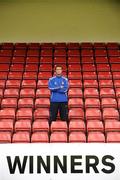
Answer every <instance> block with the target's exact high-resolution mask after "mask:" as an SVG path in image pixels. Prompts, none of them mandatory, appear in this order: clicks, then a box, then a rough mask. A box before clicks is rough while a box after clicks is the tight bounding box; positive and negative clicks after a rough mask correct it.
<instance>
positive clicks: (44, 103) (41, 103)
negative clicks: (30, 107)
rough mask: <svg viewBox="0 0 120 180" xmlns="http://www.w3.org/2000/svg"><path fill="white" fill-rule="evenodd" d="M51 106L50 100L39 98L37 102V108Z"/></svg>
mask: <svg viewBox="0 0 120 180" xmlns="http://www.w3.org/2000/svg"><path fill="white" fill-rule="evenodd" d="M49 106H50V100H49V98H37V99H36V100H35V108H40V107H48V108H49Z"/></svg>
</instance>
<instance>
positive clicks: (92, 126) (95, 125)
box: [87, 120, 104, 132]
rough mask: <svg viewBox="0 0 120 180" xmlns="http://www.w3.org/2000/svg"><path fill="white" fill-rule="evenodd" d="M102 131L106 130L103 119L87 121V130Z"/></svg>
mask: <svg viewBox="0 0 120 180" xmlns="http://www.w3.org/2000/svg"><path fill="white" fill-rule="evenodd" d="M91 131H92V132H93V131H100V132H104V126H103V123H102V121H95V120H94V121H88V122H87V132H91Z"/></svg>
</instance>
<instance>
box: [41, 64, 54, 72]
mask: <svg viewBox="0 0 120 180" xmlns="http://www.w3.org/2000/svg"><path fill="white" fill-rule="evenodd" d="M39 71H52V64H41V65H40V67H39Z"/></svg>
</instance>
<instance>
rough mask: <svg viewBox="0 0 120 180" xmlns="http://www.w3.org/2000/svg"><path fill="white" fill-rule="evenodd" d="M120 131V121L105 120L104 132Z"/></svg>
mask: <svg viewBox="0 0 120 180" xmlns="http://www.w3.org/2000/svg"><path fill="white" fill-rule="evenodd" d="M110 131H111V132H113V131H116V132H120V121H106V122H105V132H110Z"/></svg>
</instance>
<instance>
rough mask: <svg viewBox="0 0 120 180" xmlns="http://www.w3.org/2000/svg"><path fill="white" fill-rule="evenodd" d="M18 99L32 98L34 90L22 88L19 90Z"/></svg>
mask: <svg viewBox="0 0 120 180" xmlns="http://www.w3.org/2000/svg"><path fill="white" fill-rule="evenodd" d="M20 97H21V98H34V97H35V90H34V89H32V88H23V89H21V90H20Z"/></svg>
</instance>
